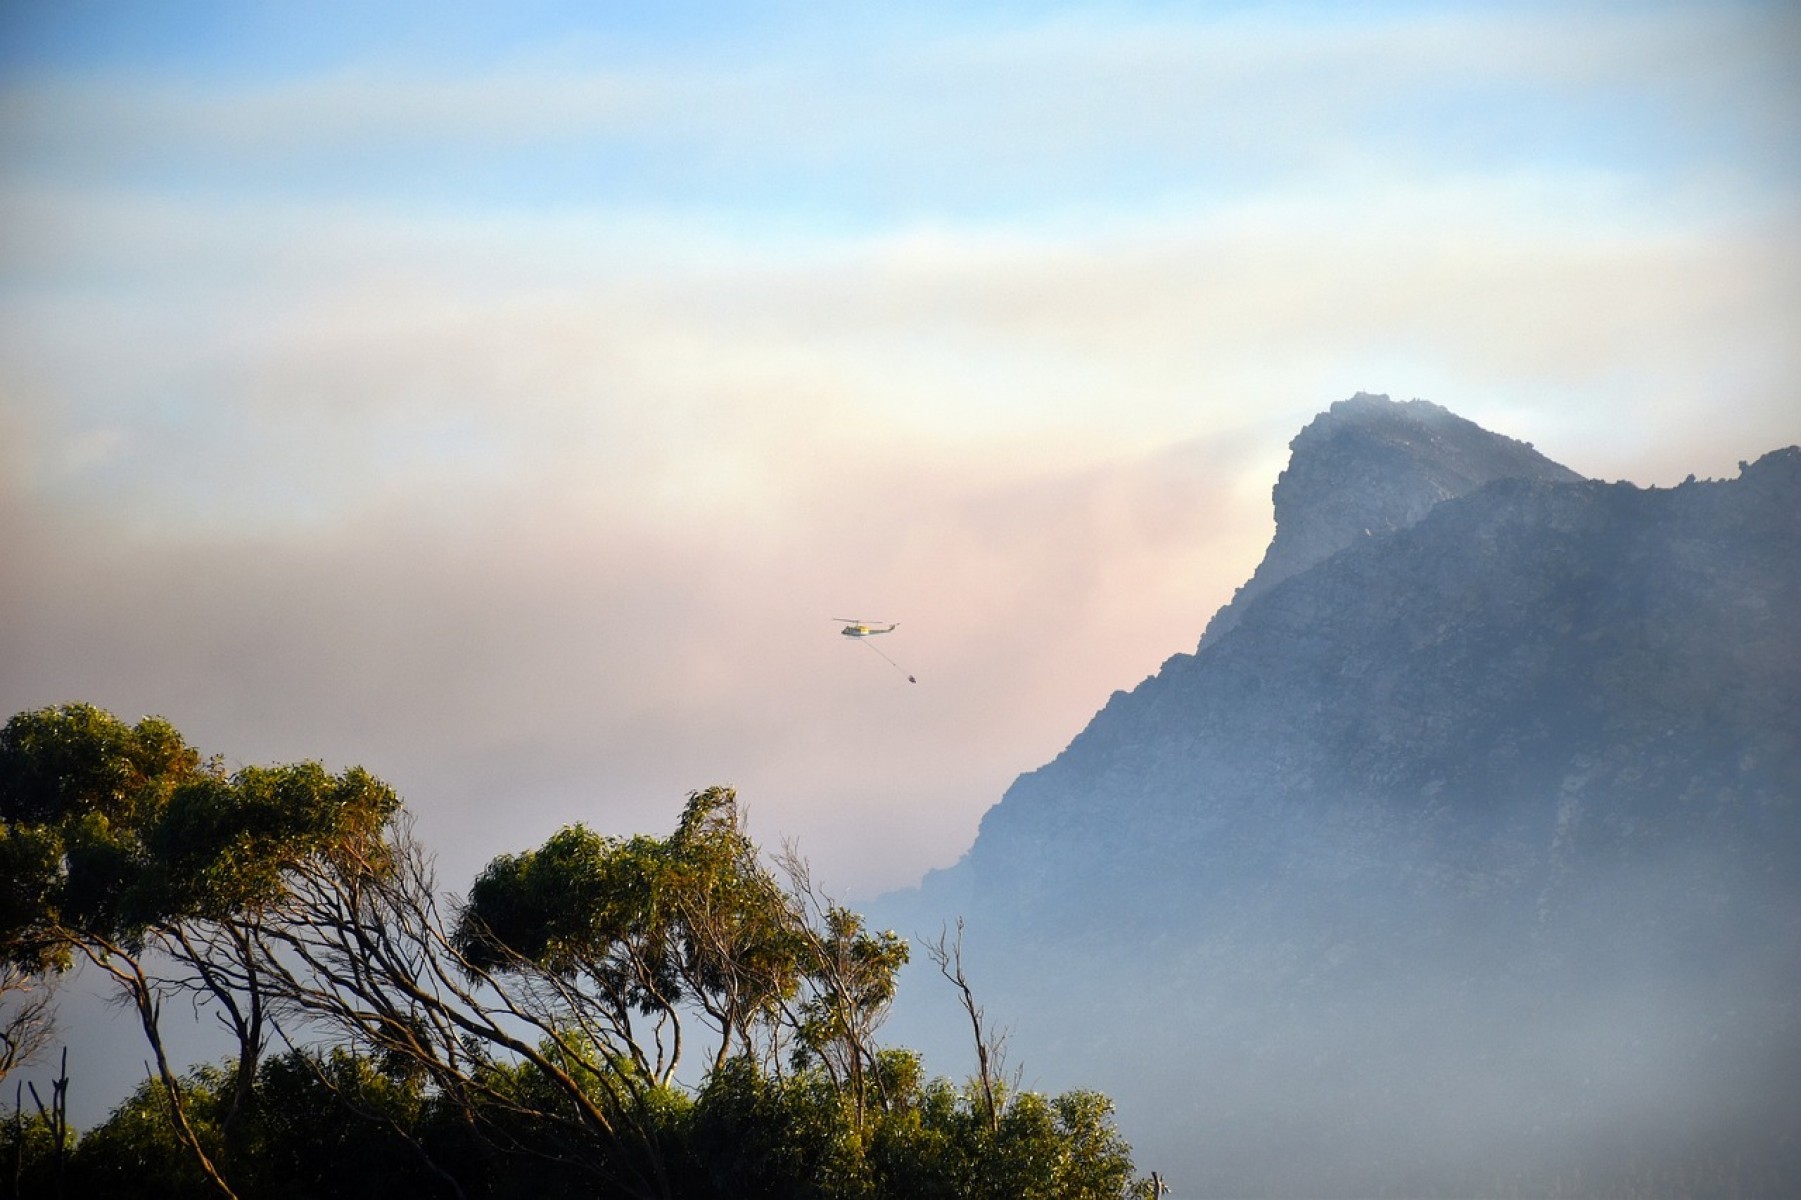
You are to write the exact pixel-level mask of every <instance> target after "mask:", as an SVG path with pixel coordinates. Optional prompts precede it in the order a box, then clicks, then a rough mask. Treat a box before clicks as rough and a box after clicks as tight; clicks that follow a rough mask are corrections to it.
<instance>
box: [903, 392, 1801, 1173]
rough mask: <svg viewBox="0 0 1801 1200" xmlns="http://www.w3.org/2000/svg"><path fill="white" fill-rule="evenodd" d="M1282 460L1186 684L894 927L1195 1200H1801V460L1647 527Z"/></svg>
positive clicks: (1390, 428) (1515, 491) (1534, 481)
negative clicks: (949, 926)
mask: <svg viewBox="0 0 1801 1200" xmlns="http://www.w3.org/2000/svg"><path fill="white" fill-rule="evenodd" d="M1292 450H1293V456H1292V458H1291V461H1290V464H1289V466H1288V469H1287V470H1286V471H1284V472H1283V474H1282V477H1281V479H1280V481H1279V482H1278V483H1277V485H1276V489H1275V493H1274V499H1275V504H1276V529H1277V532H1276V536H1275V539H1274V541H1273V542H1272V544H1271V547H1270V550H1269V553H1268V554H1267V555H1266V557H1265V558H1264V560H1263V563H1262V564H1261V565H1260V566H1259V567H1258V569H1257V573H1256V575H1254V576H1253V578H1252V579H1251V581H1250V582H1249V583H1247V584H1246V586H1245V587H1244V588H1242V589H1240V591H1239V592H1238V594H1237V595H1236V596H1235V597H1234V598H1233V600H1232V603H1231V604H1230V605H1228V606H1227V607H1226V608H1225V609H1222V610H1221V612H1220V614H1219V615H1218V616H1216V617H1215V618H1214V620H1213V621H1212V623H1211V624H1210V625H1209V626H1208V628H1207V630H1206V633H1205V636H1204V637H1203V638H1202V640H1201V642H1200V645H1199V647H1198V649H1197V650H1196V652H1195V653H1193V654H1177V655H1175V656H1174V657H1172V658H1171V659H1169V660H1168V661H1167V662H1166V663H1165V664H1164V665H1163V667H1162V668H1161V670H1159V671H1158V673H1157V674H1156V675H1154V676H1152V677H1151V678H1149V679H1147V680H1145V681H1144V682H1143V683H1142V684H1141V685H1139V686H1138V687H1137V688H1136V689H1134V690H1133V691H1131V692H1129V693H1126V692H1119V693H1115V694H1114V695H1113V697H1112V698H1111V699H1110V700H1109V701H1108V702H1107V704H1106V706H1105V707H1104V708H1103V709H1102V710H1101V711H1100V712H1099V713H1098V714H1097V715H1096V716H1095V717H1094V718H1093V720H1092V721H1091V722H1090V723H1089V725H1088V727H1087V728H1086V729H1084V730H1083V731H1082V732H1081V733H1080V734H1079V735H1078V736H1077V737H1076V738H1075V740H1074V741H1072V742H1071V743H1070V745H1069V746H1068V748H1067V749H1066V750H1064V752H1063V753H1062V754H1060V755H1059V756H1058V757H1057V758H1056V759H1055V760H1054V761H1052V762H1051V763H1049V764H1047V765H1045V766H1043V767H1041V768H1039V769H1038V770H1036V771H1032V772H1029V773H1027V774H1025V775H1023V776H1021V777H1020V778H1019V779H1018V780H1017V781H1016V782H1015V783H1014V784H1013V786H1012V787H1011V788H1010V789H1009V790H1008V791H1007V793H1006V794H1005V796H1003V797H1002V799H1001V801H1000V803H999V804H997V805H996V806H995V807H994V808H993V809H991V810H990V811H989V812H988V814H987V815H986V816H985V817H984V819H983V821H982V825H981V830H980V833H979V835H978V837H977V839H976V842H975V844H974V845H973V846H972V848H971V849H970V851H969V853H968V854H967V855H966V856H965V858H964V859H963V861H961V862H960V863H958V864H957V865H956V866H955V867H954V868H951V869H950V870H948V871H943V872H937V873H934V874H933V875H932V876H929V877H928V878H927V880H926V881H925V883H924V885H923V886H922V888H921V889H920V890H919V891H918V892H917V893H914V894H911V895H907V896H902V897H895V898H893V900H892V901H891V906H892V907H891V909H890V911H891V913H892V914H894V919H895V920H896V921H897V922H901V921H904V922H908V923H909V924H908V927H909V928H910V929H912V930H927V931H930V930H935V929H936V928H937V927H938V926H939V924H940V923H941V922H943V921H946V920H953V919H955V917H957V916H961V917H962V918H963V919H964V920H965V921H966V924H967V931H968V932H967V938H966V957H967V960H968V961H969V962H970V963H971V964H972V966H973V967H975V968H976V970H975V971H973V972H972V979H973V981H974V982H975V983H976V984H977V985H978V986H979V987H980V988H981V989H982V991H983V992H984V996H985V999H986V1002H987V1004H988V1007H989V1008H990V1010H991V1011H992V1012H993V1013H995V1014H996V1015H1000V1014H1005V1016H1006V1017H1007V1018H1008V1019H1009V1020H1011V1021H1012V1023H1013V1026H1014V1042H1013V1045H1014V1050H1015V1053H1016V1054H1017V1055H1018V1056H1019V1057H1020V1059H1021V1061H1022V1062H1023V1065H1025V1066H1026V1067H1027V1068H1028V1070H1031V1071H1034V1072H1038V1073H1040V1074H1042V1073H1045V1072H1047V1071H1048V1072H1052V1073H1054V1075H1055V1076H1056V1083H1057V1084H1058V1085H1060V1086H1068V1085H1071V1084H1074V1083H1085V1084H1089V1085H1092V1086H1097V1087H1100V1088H1101V1089H1102V1090H1104V1091H1107V1092H1108V1093H1109V1094H1111V1095H1113V1096H1114V1097H1115V1098H1116V1099H1117V1100H1118V1101H1119V1104H1120V1111H1121V1121H1122V1128H1123V1129H1124V1130H1125V1132H1126V1133H1127V1135H1128V1136H1129V1137H1132V1138H1133V1140H1134V1144H1135V1146H1136V1147H1137V1149H1138V1159H1139V1162H1140V1164H1141V1165H1142V1166H1143V1167H1144V1168H1146V1169H1147V1170H1148V1169H1152V1168H1155V1169H1158V1170H1161V1171H1162V1172H1163V1173H1164V1174H1165V1176H1166V1177H1168V1178H1170V1179H1172V1180H1173V1181H1174V1186H1175V1187H1176V1188H1177V1189H1178V1191H1179V1192H1180V1194H1183V1195H1209V1194H1211V1195H1347V1194H1400V1195H1417V1194H1437V1195H1444V1194H1466V1195H1478V1194H1480V1195H1493V1194H1524V1195H1534V1194H1547V1193H1551V1192H1557V1193H1560V1194H1622V1193H1624V1194H1647V1193H1649V1194H1665V1193H1668V1192H1671V1191H1679V1192H1685V1193H1696V1194H1706V1193H1709V1192H1717V1193H1719V1194H1747V1193H1748V1194H1771V1193H1772V1192H1773V1191H1779V1190H1789V1191H1795V1190H1801V449H1795V448H1790V449H1786V450H1779V451H1776V452H1774V453H1771V454H1769V455H1766V456H1765V457H1763V458H1762V459H1760V460H1758V461H1757V462H1756V463H1754V464H1748V465H1745V466H1743V467H1742V468H1741V472H1740V474H1739V476H1738V478H1736V479H1733V480H1727V481H1705V482H1700V481H1691V482H1688V483H1685V484H1683V485H1682V486H1679V487H1675V488H1668V489H1655V488H1653V489H1643V488H1638V487H1635V486H1633V485H1631V484H1627V483H1614V484H1608V483H1601V482H1597V481H1593V480H1585V479H1582V478H1581V477H1579V476H1577V475H1576V474H1575V473H1574V472H1571V471H1569V470H1568V469H1567V468H1564V467H1561V466H1559V465H1557V464H1556V463H1553V462H1551V461H1550V460H1548V459H1546V458H1544V457H1543V456H1542V455H1539V454H1538V453H1537V452H1536V451H1534V450H1533V449H1532V448H1531V447H1529V446H1526V445H1524V444H1522V443H1519V442H1515V441H1512V440H1511V439H1507V438H1504V437H1500V436H1498V435H1495V434H1492V433H1489V432H1487V431H1485V430H1482V429H1480V428H1479V427H1478V426H1476V425H1474V424H1472V423H1470V422H1468V421H1464V420H1462V419H1461V418H1457V417H1455V416H1453V415H1452V414H1450V413H1448V412H1446V411H1445V410H1444V409H1442V408H1438V407H1437V406H1434V405H1427V404H1422V403H1421V402H1418V401H1415V402H1412V403H1409V404H1396V403H1393V402H1391V401H1388V400H1387V399H1386V398H1383V397H1372V396H1358V397H1355V398H1353V399H1352V400H1350V401H1346V402H1343V403H1341V404H1337V405H1334V406H1333V407H1332V409H1331V410H1330V411H1329V412H1327V413H1325V414H1323V415H1322V416H1320V417H1319V418H1318V419H1316V420H1315V421H1314V422H1313V423H1312V424H1310V425H1309V426H1308V427H1307V428H1306V429H1305V430H1303V431H1302V432H1301V434H1300V435H1299V436H1298V437H1296V438H1295V440H1294V442H1293V443H1292ZM934 1020H935V1019H934V1018H928V1017H926V1016H924V1015H921V1014H914V1013H902V1014H901V1015H900V1017H899V1025H900V1028H901V1029H902V1030H903V1031H904V1032H906V1033H907V1035H908V1037H909V1038H910V1039H911V1040H914V1041H919V1042H922V1043H925V1044H927V1045H930V1044H931V1041H932V1038H933V1037H934V1036H936V1035H935V1034H934V1032H933V1030H934V1029H935V1028H936V1026H935V1024H934Z"/></svg>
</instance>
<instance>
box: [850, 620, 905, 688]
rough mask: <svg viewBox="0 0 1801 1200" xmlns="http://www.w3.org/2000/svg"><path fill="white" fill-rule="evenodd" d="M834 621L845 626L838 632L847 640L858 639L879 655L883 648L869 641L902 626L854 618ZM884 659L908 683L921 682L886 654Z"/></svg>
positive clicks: (888, 622)
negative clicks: (904, 677) (903, 676)
mask: <svg viewBox="0 0 1801 1200" xmlns="http://www.w3.org/2000/svg"><path fill="white" fill-rule="evenodd" d="M832 620H834V621H836V622H837V623H838V624H840V625H842V626H843V628H842V629H840V630H839V631H838V632H839V633H842V634H843V635H844V636H845V637H847V638H855V639H857V640H858V641H860V642H862V643H863V644H864V645H865V646H868V647H869V648H870V649H871V650H874V651H875V652H876V653H877V654H882V650H881V647H879V646H877V645H876V644H875V643H873V642H871V641H869V640H867V639H869V638H872V637H875V636H876V635H877V634H882V633H893V632H894V630H895V628H896V627H897V626H898V625H899V624H900V622H899V621H860V620H857V619H855V618H852V617H833V618H832ZM882 657H883V658H885V659H888V665H889V666H891V667H893V668H894V669H895V670H897V671H899V672H900V673H901V674H902V675H906V676H907V682H908V683H918V682H919V680H917V679H915V678H914V677H913V676H911V675H908V674H907V671H906V669H905V668H903V667H902V666H901V665H900V664H899V663H897V662H895V661H894V660H893V659H892V658H888V656H887V655H886V654H882Z"/></svg>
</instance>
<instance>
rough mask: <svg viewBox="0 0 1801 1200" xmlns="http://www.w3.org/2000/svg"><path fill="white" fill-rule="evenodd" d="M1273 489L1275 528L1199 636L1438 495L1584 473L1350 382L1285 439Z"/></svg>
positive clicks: (1401, 524) (1449, 416) (1450, 416)
mask: <svg viewBox="0 0 1801 1200" xmlns="http://www.w3.org/2000/svg"><path fill="white" fill-rule="evenodd" d="M1288 448H1289V450H1290V452H1291V455H1290V458H1289V461H1288V469H1287V470H1285V471H1283V472H1282V474H1281V475H1280V476H1279V477H1278V478H1277V479H1276V486H1275V487H1274V488H1273V489H1272V491H1271V499H1272V501H1273V502H1274V505H1275V513H1276V535H1275V537H1274V538H1272V539H1271V541H1270V545H1269V549H1268V550H1267V551H1266V552H1265V553H1264V555H1263V561H1262V562H1261V563H1259V564H1258V565H1257V570H1256V572H1255V573H1253V574H1252V576H1251V578H1250V580H1249V581H1248V582H1247V583H1246V584H1245V585H1244V586H1243V587H1241V588H1239V589H1238V591H1237V592H1236V593H1234V595H1233V597H1232V602H1231V603H1230V604H1228V605H1227V606H1226V607H1224V608H1222V609H1220V611H1219V612H1218V613H1217V614H1216V615H1215V616H1214V618H1213V620H1212V622H1211V623H1209V625H1208V626H1207V631H1206V633H1205V634H1203V635H1202V638H1201V645H1203V646H1205V645H1207V644H1208V642H1209V641H1210V640H1212V639H1214V638H1217V637H1219V636H1221V635H1222V634H1224V633H1225V632H1226V631H1227V630H1228V629H1230V628H1232V627H1233V626H1234V625H1236V624H1237V623H1238V618H1239V615H1240V614H1241V613H1242V612H1243V611H1244V607H1245V605H1247V604H1248V603H1250V602H1251V601H1252V600H1254V599H1256V598H1257V597H1258V596H1260V595H1262V594H1263V593H1264V592H1266V591H1268V590H1269V589H1270V588H1272V587H1274V586H1275V585H1276V584H1278V583H1280V582H1282V581H1283V580H1284V579H1287V578H1288V577H1289V576H1290V575H1295V574H1298V573H1299V572H1301V571H1304V570H1306V569H1307V568H1309V567H1311V566H1313V565H1314V564H1315V563H1318V562H1321V561H1323V560H1324V559H1327V558H1330V557H1331V556H1332V555H1334V554H1336V553H1338V552H1339V551H1340V550H1343V549H1344V548H1345V547H1346V546H1349V545H1351V544H1353V543H1354V542H1356V541H1357V540H1358V539H1360V538H1365V537H1372V536H1375V535H1377V534H1383V533H1392V532H1393V531H1394V530H1397V529H1404V528H1406V527H1407V526H1409V525H1411V524H1413V523H1414V522H1415V521H1418V520H1419V519H1420V518H1421V517H1423V516H1425V515H1426V513H1427V512H1429V511H1431V509H1432V506H1433V505H1435V504H1437V503H1438V502H1439V501H1441V500H1449V499H1451V498H1452V497H1454V496H1463V495H1467V494H1468V493H1470V492H1473V491H1475V490H1476V489H1477V488H1479V487H1481V486H1482V485H1483V484H1486V483H1492V482H1493V481H1495V480H1497V479H1541V480H1547V481H1550V482H1554V483H1570V482H1575V481H1576V480H1579V479H1581V478H1582V476H1580V475H1578V474H1576V472H1574V471H1572V470H1570V469H1569V468H1568V467H1565V466H1562V465H1560V464H1558V463H1554V462H1552V461H1551V460H1550V459H1548V458H1546V457H1545V456H1544V455H1542V454H1540V453H1539V452H1538V451H1537V450H1535V449H1533V448H1532V446H1530V445H1529V444H1527V443H1525V442H1518V441H1515V440H1514V439H1512V438H1510V437H1503V436H1502V435H1500V434H1498V433H1490V432H1489V431H1488V430H1486V429H1483V428H1482V427H1481V426H1480V425H1477V424H1476V423H1475V422H1474V421H1467V420H1465V419H1464V418H1462V417H1459V416H1457V415H1456V414H1454V413H1452V412H1450V411H1449V410H1448V409H1444V408H1441V407H1439V406H1438V405H1436V404H1433V403H1430V402H1429V401H1425V400H1410V401H1407V402H1406V403H1396V402H1394V401H1391V400H1390V399H1389V398H1388V397H1387V396H1373V395H1370V394H1369V393H1367V392H1358V393H1357V394H1356V395H1355V396H1352V397H1351V398H1350V399H1349V400H1340V401H1339V402H1338V403H1336V404H1334V405H1332V407H1331V408H1329V409H1327V410H1326V411H1325V412H1323V413H1321V414H1320V415H1319V416H1317V417H1315V418H1314V419H1313V421H1312V422H1311V423H1310V424H1308V426H1307V427H1306V428H1305V429H1303V430H1301V432H1300V433H1298V434H1296V435H1295V438H1294V440H1293V441H1292V442H1290V443H1289V444H1288Z"/></svg>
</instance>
